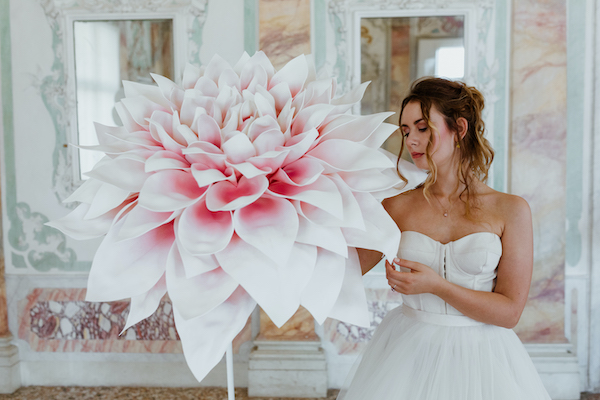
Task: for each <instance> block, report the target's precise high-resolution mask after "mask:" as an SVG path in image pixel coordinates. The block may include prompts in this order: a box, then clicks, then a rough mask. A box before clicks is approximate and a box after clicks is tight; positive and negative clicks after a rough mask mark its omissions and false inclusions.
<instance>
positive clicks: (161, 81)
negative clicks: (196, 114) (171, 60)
mask: <svg viewBox="0 0 600 400" xmlns="http://www.w3.org/2000/svg"><path fill="white" fill-rule="evenodd" d="M150 76H152V79H154V82H156V84H157V85H158V87H159V89H160V91H161V92H162V95H163V96H164V98H165V99H167V100H168V101H169V102H170V105H169V106H167V108H175V109H177V110H178V109H181V103H182V102H183V92H184V91H183V89H182V88H181V87H179V86H178V85H177V84H176V83H175V82H173V81H172V80H170V79H169V78H166V77H164V76H162V75H158V74H153V73H150Z"/></svg>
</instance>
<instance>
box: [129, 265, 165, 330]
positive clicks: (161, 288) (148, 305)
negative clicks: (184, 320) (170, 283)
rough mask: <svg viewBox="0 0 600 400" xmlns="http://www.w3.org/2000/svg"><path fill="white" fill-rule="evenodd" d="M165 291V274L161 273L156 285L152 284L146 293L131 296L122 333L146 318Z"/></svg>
mask: <svg viewBox="0 0 600 400" xmlns="http://www.w3.org/2000/svg"><path fill="white" fill-rule="evenodd" d="M166 293H167V282H166V279H165V274H163V275H162V276H161V277H160V279H159V280H158V282H156V285H154V286H153V287H152V288H151V289H150V290H149V291H147V292H146V293H142V294H139V295H137V296H133V297H132V298H131V303H130V304H129V314H128V315H127V321H126V322H125V327H123V330H122V331H121V334H123V333H124V332H125V331H126V330H127V329H129V328H130V327H132V326H133V325H135V324H137V323H138V322H140V321H142V320H144V319H146V318H148V317H149V316H151V315H152V314H154V312H155V311H156V309H157V308H158V305H159V304H160V301H161V300H162V298H163V297H164V295H165V294H166Z"/></svg>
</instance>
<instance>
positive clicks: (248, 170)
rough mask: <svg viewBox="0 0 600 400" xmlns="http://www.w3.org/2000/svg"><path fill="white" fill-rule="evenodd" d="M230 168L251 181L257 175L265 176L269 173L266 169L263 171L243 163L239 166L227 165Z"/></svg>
mask: <svg viewBox="0 0 600 400" xmlns="http://www.w3.org/2000/svg"><path fill="white" fill-rule="evenodd" d="M227 164H228V165H229V166H231V168H233V169H235V170H236V171H238V172H239V173H240V174H242V175H244V176H245V177H246V178H248V179H252V178H254V177H256V176H259V175H267V174H269V173H270V172H271V170H270V169H268V168H266V169H264V170H262V169H259V168H256V167H255V166H254V165H253V164H251V163H249V162H243V163H241V164H230V163H227Z"/></svg>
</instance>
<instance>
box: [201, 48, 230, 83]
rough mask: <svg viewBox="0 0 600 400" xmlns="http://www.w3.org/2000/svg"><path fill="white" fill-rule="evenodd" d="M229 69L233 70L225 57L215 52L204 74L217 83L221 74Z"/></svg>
mask: <svg viewBox="0 0 600 400" xmlns="http://www.w3.org/2000/svg"><path fill="white" fill-rule="evenodd" d="M227 69H231V70H233V69H232V68H231V65H229V63H228V62H227V61H225V59H224V58H223V57H221V56H219V55H218V54H215V55H214V56H213V57H212V58H211V59H210V61H209V62H208V65H207V66H206V69H205V70H204V76H205V77H207V78H208V79H210V80H212V81H213V82H215V83H216V82H218V81H219V76H221V74H222V73H223V72H224V71H225V70H227Z"/></svg>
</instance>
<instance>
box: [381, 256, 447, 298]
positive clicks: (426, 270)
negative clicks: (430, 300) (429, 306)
mask: <svg viewBox="0 0 600 400" xmlns="http://www.w3.org/2000/svg"><path fill="white" fill-rule="evenodd" d="M394 264H396V265H398V266H400V267H404V268H407V269H409V270H410V272H402V271H396V269H395V268H394V266H393V265H392V264H390V263H389V262H388V261H387V260H386V262H385V275H386V277H387V280H388V283H389V285H390V286H391V287H392V289H394V290H395V291H397V292H399V293H402V294H421V293H434V294H435V292H436V291H437V288H438V287H439V286H440V285H441V284H443V282H444V279H443V278H442V277H441V276H439V275H438V274H437V273H436V272H435V271H434V270H432V269H431V268H430V267H428V266H426V265H424V264H421V263H418V262H414V261H408V260H401V259H398V258H395V259H394Z"/></svg>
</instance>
